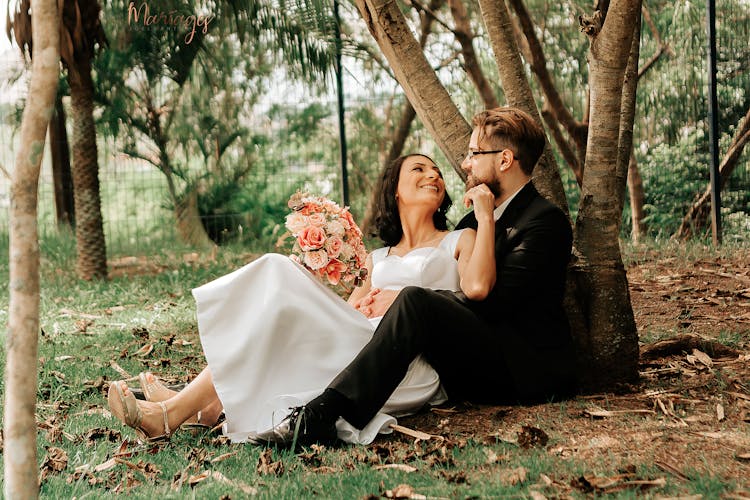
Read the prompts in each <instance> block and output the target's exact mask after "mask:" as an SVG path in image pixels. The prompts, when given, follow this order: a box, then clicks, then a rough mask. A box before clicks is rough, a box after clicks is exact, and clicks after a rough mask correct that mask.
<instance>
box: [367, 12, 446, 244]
mask: <svg viewBox="0 0 750 500" xmlns="http://www.w3.org/2000/svg"><path fill="white" fill-rule="evenodd" d="M443 2H444V0H430V3H429V5H428V6H427V8H428V9H429V10H430V12H435V11H436V10H438V9H439V8H440V7H441V6H442V5H443ZM433 20H434V19H433V17H432V16H431V15H425V16H422V20H421V22H420V27H419V31H420V34H419V46H420V47H421V48H424V46H425V45H426V44H427V37H428V36H429V35H430V33H431V32H432V24H433ZM416 117H417V112H416V111H415V109H414V106H412V105H411V103H410V102H409V100H408V99H407V100H406V102H405V103H404V107H403V108H402V110H401V116H400V118H399V120H398V125H396V128H395V129H394V131H393V133H392V134H391V147H390V148H388V154H387V155H386V157H385V160H384V161H383V167H382V169H381V172H383V171H385V169H386V168H388V165H390V164H391V163H392V162H393V161H394V160H395V159H396V158H398V157H399V156H401V155H402V154H403V151H404V146H405V145H406V140H407V139H408V138H409V133H410V132H411V124H412V122H414V118H416ZM377 199H378V196H377V193H376V192H375V191H373V192H372V195H371V196H370V199H369V201H368V202H367V208H366V209H365V215H364V217H363V219H362V231H363V232H364V233H365V234H375V226H374V224H375V221H374V220H373V219H372V218H373V214H374V211H375V205H376V204H377Z"/></svg>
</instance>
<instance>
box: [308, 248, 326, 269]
mask: <svg viewBox="0 0 750 500" xmlns="http://www.w3.org/2000/svg"><path fill="white" fill-rule="evenodd" d="M304 258H305V265H306V266H307V267H309V268H310V269H312V270H313V271H317V270H318V269H322V268H324V267H326V264H328V260H329V259H328V253H326V251H325V250H313V251H311V252H305V256H304Z"/></svg>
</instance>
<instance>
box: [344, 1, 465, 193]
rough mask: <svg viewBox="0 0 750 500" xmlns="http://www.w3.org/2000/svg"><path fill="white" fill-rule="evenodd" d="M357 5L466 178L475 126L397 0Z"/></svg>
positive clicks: (425, 121) (408, 92)
mask: <svg viewBox="0 0 750 500" xmlns="http://www.w3.org/2000/svg"><path fill="white" fill-rule="evenodd" d="M356 3H357V8H358V9H359V11H360V14H361V15H362V18H363V19H364V20H365V23H366V24H367V28H368V29H369V31H370V33H371V34H372V36H373V37H374V38H375V40H376V41H377V43H378V46H379V47H380V50H382V51H383V54H384V55H385V57H386V59H387V60H388V63H389V64H390V66H391V68H393V72H394V74H395V75H396V79H397V80H398V82H399V84H400V85H401V87H402V88H403V89H404V93H405V94H406V97H407V98H408V99H409V102H411V104H412V106H414V109H415V110H416V112H417V115H418V116H419V118H420V120H421V121H422V123H423V124H424V126H425V127H426V128H427V130H428V131H429V133H430V134H431V135H432V136H433V137H434V138H435V140H436V142H437V144H438V146H439V147H440V149H441V150H442V151H443V153H444V154H445V156H446V158H448V161H450V162H451V165H452V166H453V168H454V170H455V171H456V173H458V175H459V176H460V177H461V179H462V180H465V179H466V173H465V172H464V171H463V170H462V169H461V162H462V161H463V159H464V157H465V156H466V147H467V145H468V144H469V137H470V136H471V126H470V125H469V124H468V123H467V122H466V120H465V119H464V117H463V116H461V113H460V112H459V110H458V108H457V107H456V105H455V104H454V103H453V101H452V100H451V98H450V95H449V94H448V92H447V91H446V90H445V87H443V85H442V84H441V83H440V81H439V80H438V78H437V75H436V74H435V71H434V70H433V69H432V67H431V66H430V64H429V62H428V61H427V59H426V58H425V56H424V53H423V52H422V48H421V47H420V46H419V42H417V40H416V39H415V38H414V36H413V35H412V33H411V31H410V29H409V26H408V25H407V24H406V20H405V19H404V16H403V14H402V13H401V11H400V10H399V7H398V4H397V3H396V2H395V1H394V0H357V2H356Z"/></svg>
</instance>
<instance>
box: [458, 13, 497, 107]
mask: <svg viewBox="0 0 750 500" xmlns="http://www.w3.org/2000/svg"><path fill="white" fill-rule="evenodd" d="M448 6H449V7H450V9H451V14H452V15H453V22H454V23H455V29H454V31H453V33H454V35H455V37H456V40H458V43H459V45H461V55H463V57H464V68H465V70H466V73H467V74H468V75H469V78H470V79H471V81H472V82H473V83H474V86H475V87H476V89H477V92H479V95H480V97H481V98H482V102H484V106H485V107H486V108H488V109H491V108H496V107H498V106H499V104H498V102H497V97H495V92H494V91H493V90H492V86H491V85H490V83H489V82H488V81H487V78H485V76H484V72H483V71H482V68H481V66H480V65H479V60H478V59H477V54H476V52H475V51H474V34H473V33H472V32H471V23H470V22H469V15H468V14H467V13H466V7H465V6H464V3H463V1H462V0H448Z"/></svg>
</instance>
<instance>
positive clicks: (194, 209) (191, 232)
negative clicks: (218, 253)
mask: <svg viewBox="0 0 750 500" xmlns="http://www.w3.org/2000/svg"><path fill="white" fill-rule="evenodd" d="M175 216H176V218H177V232H178V233H179V234H180V238H182V241H184V242H185V243H187V244H188V245H191V246H194V247H196V248H201V249H205V248H213V247H214V246H215V245H214V242H213V241H211V238H209V237H208V233H207V232H206V228H205V227H203V223H202V222H201V214H200V213H199V212H198V192H197V191H196V190H195V188H190V189H189V190H188V191H187V192H185V194H184V195H183V196H182V199H181V200H180V201H178V202H177V204H176V205H175Z"/></svg>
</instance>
